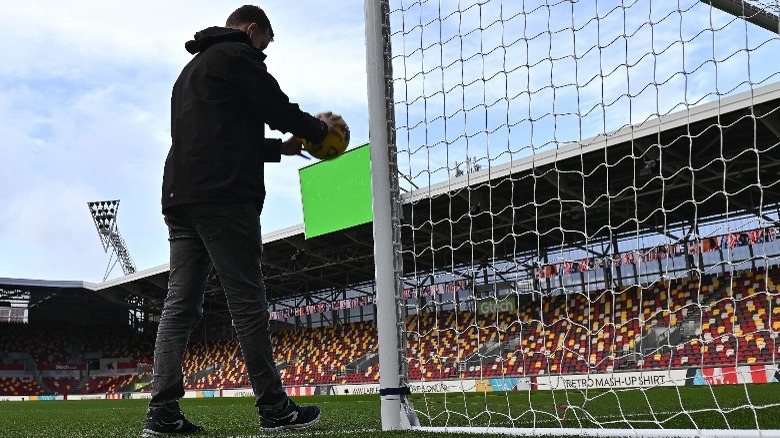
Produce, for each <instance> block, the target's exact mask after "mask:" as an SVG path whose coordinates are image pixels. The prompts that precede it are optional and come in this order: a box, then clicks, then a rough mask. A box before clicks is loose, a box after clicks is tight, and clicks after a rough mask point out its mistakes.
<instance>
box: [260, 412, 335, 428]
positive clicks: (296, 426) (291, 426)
mask: <svg viewBox="0 0 780 438" xmlns="http://www.w3.org/2000/svg"><path fill="white" fill-rule="evenodd" d="M321 416H322V415H317V418H315V419H313V420H311V421H309V422H308V423H300V424H287V425H284V426H277V427H263V426H260V430H261V431H263V432H278V431H281V430H295V429H306V428H307V427H310V426H314V425H315V424H316V423H317V422H318V421H320V417H321Z"/></svg>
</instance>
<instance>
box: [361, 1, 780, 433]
mask: <svg viewBox="0 0 780 438" xmlns="http://www.w3.org/2000/svg"><path fill="white" fill-rule="evenodd" d="M369 4H379V7H380V8H381V11H382V14H381V20H380V21H379V22H374V23H372V22H370V20H369V19H370V14H368V13H367V20H368V21H367V23H366V25H367V35H368V32H371V29H374V28H379V29H380V30H381V31H382V32H383V33H382V35H383V38H382V40H381V42H382V44H383V46H382V47H381V48H379V49H378V50H381V52H379V53H380V54H382V55H383V58H381V59H378V60H377V63H378V64H381V66H379V67H378V69H379V70H378V71H380V73H383V74H384V76H381V77H379V79H378V81H379V82H382V86H383V87H384V89H383V91H384V93H385V94H384V97H385V99H386V100H379V99H376V98H374V99H373V100H372V101H371V100H370V102H369V103H370V105H371V106H372V108H377V107H379V108H383V109H384V110H385V111H386V117H385V118H384V119H382V120H377V118H376V117H374V116H373V115H374V114H377V113H373V112H372V120H371V124H372V131H371V132H372V138H371V141H372V148H374V151H372V159H373V158H374V155H373V154H375V153H377V154H381V153H384V154H387V155H388V157H389V158H388V163H387V166H389V169H390V175H389V179H390V182H387V181H381V180H378V179H377V178H376V177H375V179H374V184H375V189H374V190H375V197H376V194H377V193H378V192H377V190H379V191H380V192H381V190H389V191H390V192H391V193H390V197H389V199H390V207H389V210H391V212H388V213H387V214H388V216H387V217H389V220H390V221H391V223H393V224H394V228H393V230H394V233H391V235H392V245H391V246H387V245H385V246H384V247H382V246H381V245H379V244H378V245H377V251H378V254H377V257H378V258H379V256H380V254H379V252H383V253H384V254H387V253H391V254H392V256H394V257H395V258H394V265H393V269H394V270H395V271H394V272H396V274H397V278H396V281H395V282H394V283H393V284H392V292H390V293H392V299H388V300H385V301H382V300H381V299H380V307H382V306H385V309H386V313H385V314H386V315H389V316H388V317H390V316H393V315H394V316H395V318H396V319H395V321H391V323H389V324H388V323H387V321H388V320H385V321H383V320H381V319H380V320H379V331H380V355H381V354H382V351H381V350H382V349H383V348H384V349H385V354H390V353H393V351H391V352H390V353H388V349H389V350H394V351H395V353H397V363H398V367H397V368H398V374H399V382H398V388H383V389H384V390H385V392H384V395H385V396H387V395H389V396H396V398H399V397H400V399H401V401H402V402H403V403H402V404H403V405H404V406H405V407H407V408H408V409H409V413H410V414H411V415H409V421H408V424H409V426H410V427H416V428H421V429H423V430H441V429H446V430H453V431H457V430H468V431H482V432H488V433H515V434H526V433H535V434H562V435H584V436H591V435H592V436H624V435H625V436H643V435H646V436H667V435H670V436H685V435H691V436H708V435H707V434H712V436H740V434H742V435H741V436H759V435H758V432H756V430H759V431H761V432H760V433H761V436H777V434H778V431H777V430H778V429H780V398H778V397H777V396H776V394H777V391H778V390H780V385H777V383H776V382H777V380H778V375H779V373H778V355H779V354H780V342H778V339H777V337H778V331H780V293H778V291H777V286H776V285H777V283H778V282H780V268H778V258H780V241H778V240H777V231H778V228H777V227H778V226H780V223H779V220H778V219H779V217H778V211H779V210H778V208H779V207H780V185H779V184H778V179H779V178H778V175H779V174H780V145H779V144H778V143H779V142H780V140H779V139H780V109H779V108H778V107H779V106H780V62H778V60H777V57H778V55H779V54H780V39H778V33H777V31H778V27H777V26H778V24H777V14H778V11H779V10H780V5H778V2H777V1H776V0H771V1H770V0H764V1H734V0H722V1H715V0H711V1H696V0H622V1H621V0H579V1H577V0H546V1H545V0H503V1H502V0H480V1H476V0H462V1H456V0H438V1H434V0H392V1H389V2H385V1H380V2H373V1H371V0H368V1H367V2H366V5H367V11H368V8H369ZM368 50H369V55H370V53H371V50H372V48H371V47H370V44H369V48H368ZM370 58H371V56H369V62H371V59H370ZM372 78H373V79H376V78H377V76H376V75H374V76H372V75H371V69H370V68H369V82H371V81H372ZM369 87H371V85H370V86H369ZM379 114H381V112H380V113H379ZM375 129H376V130H375ZM382 130H384V134H386V136H387V137H386V138H385V137H379V136H375V132H380V131H382ZM376 151H379V152H376ZM382 164H384V163H381V162H380V163H379V164H377V161H373V164H372V166H374V169H373V170H374V173H375V174H376V173H377V170H378V169H379V168H378V167H377V166H378V165H382ZM396 174H397V175H396ZM377 184H379V185H380V188H377V187H376V186H377ZM375 199H376V198H375ZM385 207H387V205H380V206H379V207H377V206H375V209H374V212H375V215H376V216H381V215H382V214H384V213H383V211H384V209H386V208H385ZM379 219H381V217H377V218H376V219H375V220H379ZM376 230H377V228H375V233H376V232H377V231H376ZM380 231H381V230H380ZM377 237H381V236H378V235H377ZM380 270H381V267H380V266H379V264H378V265H377V272H378V275H379V272H380ZM378 281H379V280H378ZM378 287H380V293H383V292H382V291H381V287H382V285H381V284H380V285H378ZM388 307H389V308H391V309H392V310H389V311H387V309H388ZM378 312H379V313H380V314H381V313H382V310H381V309H380V310H378ZM393 322H394V323H395V324H393ZM383 337H384V339H383ZM390 337H395V338H396V339H395V341H394V342H395V343H390V344H388V343H387V339H388V338H390ZM388 345H389V347H388ZM380 360H381V358H380ZM388 361H392V359H386V361H385V362H380V367H381V375H382V376H385V375H386V374H395V369H390V368H389V367H390V365H392V363H391V362H388ZM381 386H383V387H385V386H387V385H386V384H384V383H382V384H381ZM409 393H410V395H409ZM383 415H384V411H383ZM414 417H416V421H418V422H419V425H417V423H416V421H415V418H414ZM406 421H407V420H406V418H404V419H402V423H403V424H406ZM383 424H385V423H384V422H383ZM385 427H387V426H385ZM390 427H392V426H390ZM398 427H401V426H400V425H399V426H398Z"/></svg>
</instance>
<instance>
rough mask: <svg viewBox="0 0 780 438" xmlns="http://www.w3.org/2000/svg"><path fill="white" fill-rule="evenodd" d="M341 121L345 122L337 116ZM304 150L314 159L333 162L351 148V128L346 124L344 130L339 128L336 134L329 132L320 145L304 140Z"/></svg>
mask: <svg viewBox="0 0 780 438" xmlns="http://www.w3.org/2000/svg"><path fill="white" fill-rule="evenodd" d="M335 117H337V118H338V119H339V120H340V121H344V119H342V118H341V116H338V115H336V116H335ZM302 141H303V148H304V149H306V152H308V153H310V154H311V155H312V156H313V157H317V158H319V159H320V160H331V159H333V158H336V157H338V156H339V155H341V154H343V153H344V151H345V150H346V149H347V146H349V126H347V124H346V122H345V123H344V126H343V128H341V127H339V128H337V129H336V132H328V135H327V136H326V137H325V139H324V140H322V141H321V142H320V143H312V142H310V141H308V140H306V139H303V140H302Z"/></svg>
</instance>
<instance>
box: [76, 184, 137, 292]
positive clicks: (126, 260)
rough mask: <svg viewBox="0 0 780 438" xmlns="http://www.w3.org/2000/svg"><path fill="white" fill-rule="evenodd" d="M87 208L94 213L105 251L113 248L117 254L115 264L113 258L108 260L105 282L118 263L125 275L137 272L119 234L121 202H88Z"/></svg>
mask: <svg viewBox="0 0 780 438" xmlns="http://www.w3.org/2000/svg"><path fill="white" fill-rule="evenodd" d="M87 206H88V207H89V212H90V213H92V220H93V221H94V222H95V228H96V229H97V232H98V236H100V242H101V243H102V244H103V251H105V252H108V248H109V247H111V248H113V253H114V254H116V260H114V261H113V263H112V258H113V256H112V257H111V258H109V260H108V266H107V267H106V273H105V275H104V276H103V281H106V279H107V278H108V274H110V273H111V270H113V269H114V266H115V265H116V263H117V262H119V264H120V265H122V271H123V272H124V273H125V275H128V274H132V273H133V272H135V264H134V263H133V259H132V257H130V252H129V251H128V250H127V246H126V245H125V241H124V239H122V235H121V234H119V228H118V227H117V225H116V216H117V214H118V212H119V200H118V199H116V200H112V201H94V202H87Z"/></svg>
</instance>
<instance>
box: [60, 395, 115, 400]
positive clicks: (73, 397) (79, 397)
mask: <svg viewBox="0 0 780 438" xmlns="http://www.w3.org/2000/svg"><path fill="white" fill-rule="evenodd" d="M105 399H106V394H68V395H67V397H66V400H105Z"/></svg>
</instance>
